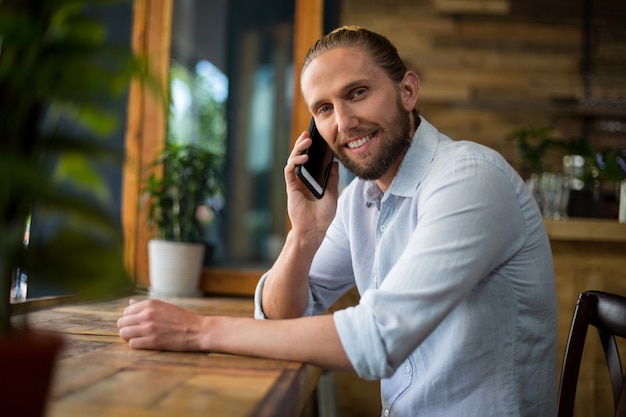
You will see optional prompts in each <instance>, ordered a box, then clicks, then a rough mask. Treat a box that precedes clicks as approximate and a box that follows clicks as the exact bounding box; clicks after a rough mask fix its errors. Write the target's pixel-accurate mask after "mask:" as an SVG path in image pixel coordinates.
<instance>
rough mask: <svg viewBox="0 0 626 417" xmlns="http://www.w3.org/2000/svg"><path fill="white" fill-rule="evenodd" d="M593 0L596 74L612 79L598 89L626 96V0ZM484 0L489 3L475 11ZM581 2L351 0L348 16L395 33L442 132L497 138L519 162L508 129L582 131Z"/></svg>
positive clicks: (344, 14)
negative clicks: (579, 111)
mask: <svg viewBox="0 0 626 417" xmlns="http://www.w3.org/2000/svg"><path fill="white" fill-rule="evenodd" d="M502 3H508V7H504V5H503V4H502ZM595 3H596V5H595V6H594V13H595V15H596V16H595V18H594V21H593V23H594V38H593V41H594V45H593V46H594V49H593V54H594V66H593V69H594V74H596V75H598V76H600V77H599V78H598V77H596V80H598V79H601V80H605V81H606V80H607V79H610V80H611V87H609V88H608V89H604V90H602V91H600V87H598V88H595V92H596V94H605V95H606V94H607V91H610V92H611V93H610V94H613V96H616V95H617V96H621V98H622V99H623V98H626V88H625V86H626V62H625V61H626V30H625V29H623V28H622V26H623V22H624V18H625V17H626V2H623V1H622V2H620V1H616V0H595ZM481 4H482V7H483V9H485V10H487V11H488V12H489V13H486V12H485V13H483V14H480V13H473V11H475V10H480V7H479V6H480V5H481ZM583 10H584V9H583V1H582V0H572V1H570V0H552V1H550V2H545V1H541V2H540V1H538V0H528V1H520V0H471V1H449V0H437V1H431V0H412V1H407V0H386V1H384V2H380V1H377V0H345V1H344V2H343V6H342V11H341V23H342V24H357V25H361V26H364V27H367V28H369V29H372V30H374V31H378V32H380V33H383V34H385V35H386V36H387V37H388V38H389V39H390V40H391V41H392V42H393V43H395V45H396V46H397V47H398V50H399V52H400V54H401V56H402V57H403V58H404V59H405V60H406V62H407V63H408V65H409V67H410V68H411V69H413V70H415V71H416V72H417V73H418V75H419V76H420V79H421V89H420V102H419V103H418V106H419V108H420V111H421V113H422V114H423V115H424V116H425V117H426V118H427V119H428V120H429V121H431V122H432V123H434V124H435V125H436V126H437V127H439V129H440V130H441V131H442V132H444V133H446V134H448V135H449V136H451V137H452V138H454V139H469V140H474V141H476V142H480V143H483V144H485V145H487V146H490V147H493V148H495V149H496V150H498V151H500V152H501V153H502V154H503V155H504V157H505V158H506V159H507V160H508V161H509V162H510V163H511V164H512V165H513V166H515V167H516V168H519V169H521V168H522V167H521V160H520V157H519V155H518V152H517V150H516V147H515V144H514V143H513V142H511V141H508V140H506V139H505V137H506V135H507V134H508V133H509V132H511V131H512V130H513V129H516V128H519V127H527V126H531V125H532V126H536V125H540V124H543V125H549V126H554V127H555V128H556V130H555V134H557V135H558V136H561V137H563V138H571V137H574V136H580V135H582V134H583V119H582V118H581V117H579V116H578V115H577V114H575V109H576V108H577V106H578V102H579V101H580V100H582V98H583V96H584V93H585V89H584V79H583V76H582V65H583V41H584V36H583V33H584V32H583ZM609 74H610V75H609ZM604 75H606V76H604ZM607 77H609V78H607ZM599 82H600V81H598V83H599ZM624 131H626V130H623V131H622V133H621V138H622V142H621V143H622V146H624ZM556 168H557V169H560V167H556Z"/></svg>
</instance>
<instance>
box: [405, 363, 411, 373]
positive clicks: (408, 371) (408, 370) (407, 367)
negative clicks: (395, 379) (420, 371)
mask: <svg viewBox="0 0 626 417" xmlns="http://www.w3.org/2000/svg"><path fill="white" fill-rule="evenodd" d="M404 372H406V373H407V374H410V373H411V365H406V366H405V367H404Z"/></svg>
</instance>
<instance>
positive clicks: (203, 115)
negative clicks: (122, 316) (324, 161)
mask: <svg viewBox="0 0 626 417" xmlns="http://www.w3.org/2000/svg"><path fill="white" fill-rule="evenodd" d="M258 3H261V4H258ZM293 14H294V4H293V1H292V0H289V1H286V0H271V1H265V2H256V1H253V0H237V1H230V2H229V1H225V0H221V1H220V0H209V1H206V0H204V1H203V0H184V1H183V0H180V1H176V2H174V19H173V31H172V51H171V56H172V63H171V69H170V80H171V93H172V112H171V115H170V118H169V121H168V140H171V141H178V142H185V141H191V142H198V143H203V144H206V145H207V146H210V147H212V148H214V149H217V150H221V151H222V152H223V153H224V154H225V161H226V163H225V166H224V176H223V180H224V184H225V193H224V196H221V197H219V198H216V199H214V201H211V203H212V204H213V205H214V207H215V208H216V209H217V217H216V222H215V223H213V224H212V225H211V226H210V227H209V228H208V229H207V231H206V239H207V242H209V243H211V244H212V245H213V246H214V257H213V260H212V261H210V263H211V264H218V265H222V266H232V267H244V266H245V267H248V266H255V267H265V266H267V265H269V264H271V262H272V261H273V260H274V258H275V256H276V255H277V251H278V250H279V249H280V247H281V246H282V242H283V239H284V235H285V227H286V212H285V207H286V199H285V186H284V178H283V167H284V162H285V161H286V159H287V155H288V152H289V142H290V137H289V132H290V130H289V129H290V120H291V97H292V73H293V58H292V33H293ZM207 263H209V262H207Z"/></svg>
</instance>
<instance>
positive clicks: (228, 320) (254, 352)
mask: <svg viewBox="0 0 626 417" xmlns="http://www.w3.org/2000/svg"><path fill="white" fill-rule="evenodd" d="M203 319H204V320H205V323H204V330H203V331H202V335H203V336H202V337H203V338H204V340H202V342H201V344H202V347H203V350H210V351H219V352H226V353H233V354H238V355H247V356H257V357H264V358H274V359H284V360H294V361H300V362H306V363H311V364H314V365H317V366H320V367H322V368H324V369H329V370H338V371H353V367H352V365H351V363H350V361H349V359H348V357H347V355H346V353H345V351H344V349H343V346H342V344H341V341H340V339H339V335H338V333H337V330H336V328H335V324H334V320H333V317H332V315H329V314H326V315H321V316H314V317H303V318H298V319H292V320H254V319H248V318H240V317H212V316H208V317H204V318H203Z"/></svg>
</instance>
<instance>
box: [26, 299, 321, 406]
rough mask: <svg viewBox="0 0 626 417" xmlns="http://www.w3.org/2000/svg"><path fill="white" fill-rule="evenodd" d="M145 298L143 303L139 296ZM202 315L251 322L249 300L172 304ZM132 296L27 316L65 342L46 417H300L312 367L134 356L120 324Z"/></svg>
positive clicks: (213, 357) (315, 372) (314, 376)
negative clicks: (120, 332)
mask: <svg viewBox="0 0 626 417" xmlns="http://www.w3.org/2000/svg"><path fill="white" fill-rule="evenodd" d="M135 298H142V297H135ZM168 301H171V302H173V303H175V304H178V305H181V306H183V307H185V308H189V309H191V310H194V311H197V312H199V313H201V314H215V315H231V316H248V317H250V316H252V311H253V303H252V301H251V300H250V299H237V298H197V299H170V300H168ZM127 305H128V298H122V299H118V300H115V301H108V302H100V303H91V304H74V305H69V306H55V307H51V308H47V309H44V310H40V311H37V312H34V313H30V314H29V321H30V323H31V324H32V325H33V326H35V327H37V328H40V329H45V330H52V331H55V332H61V333H63V334H64V335H65V336H66V343H67V345H66V346H65V348H64V350H63V352H62V354H61V357H60V359H59V361H58V365H57V368H56V374H55V377H54V380H53V388H52V398H51V402H50V405H49V409H48V417H67V416H107V417H122V416H124V417H127V416H128V417H130V416H133V417H152V416H155V417H156V416H159V417H165V416H181V417H182V416H185V417H194V416H202V417H206V416H211V417H220V416H224V417H226V416H228V417H236V416H263V417H265V416H268V417H269V416H276V417H283V416H299V415H301V414H302V411H303V409H304V408H305V404H306V403H307V401H308V400H309V398H310V397H311V394H312V392H313V391H314V389H315V385H316V383H317V380H318V378H319V376H320V370H319V369H318V368H316V367H314V366H311V365H306V364H302V363H299V362H287V361H278V360H266V359H259V358H250V357H243V356H235V355H224V354H215V353H180V352H160V351H141V350H132V349H130V348H129V347H128V345H127V344H126V343H125V342H124V341H122V340H121V339H120V338H119V336H118V333H117V327H116V321H117V319H118V318H119V317H120V316H121V314H122V311H123V309H124V308H125V307H126V306H127Z"/></svg>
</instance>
